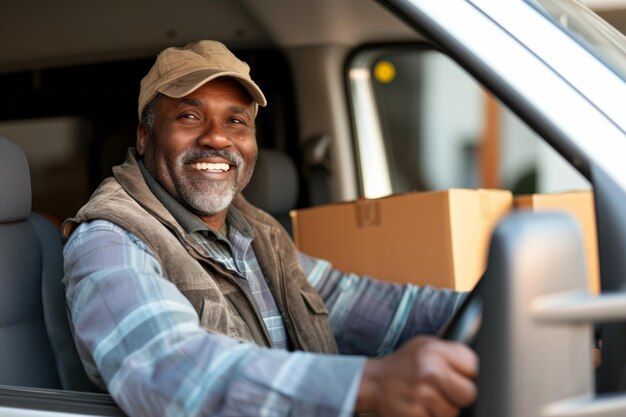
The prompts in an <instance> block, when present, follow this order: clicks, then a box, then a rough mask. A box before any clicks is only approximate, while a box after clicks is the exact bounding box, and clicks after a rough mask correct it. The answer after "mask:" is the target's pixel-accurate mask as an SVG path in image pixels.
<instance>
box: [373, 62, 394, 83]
mask: <svg viewBox="0 0 626 417" xmlns="http://www.w3.org/2000/svg"><path fill="white" fill-rule="evenodd" d="M374 77H376V80H377V81H378V82H380V83H385V84H386V83H390V82H392V81H393V79H394V78H396V67H395V66H394V65H393V64H392V63H391V62H389V61H380V62H378V63H376V66H375V67H374Z"/></svg>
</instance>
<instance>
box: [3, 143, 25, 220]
mask: <svg viewBox="0 0 626 417" xmlns="http://www.w3.org/2000/svg"><path fill="white" fill-rule="evenodd" d="M30 211H31V190H30V172H29V170H28V161H27V160H26V155H24V152H23V151H22V149H21V148H20V147H19V146H17V145H16V144H15V143H13V142H11V141H9V140H7V139H5V138H3V137H0V223H12V222H16V221H20V220H25V219H26V218H27V217H28V216H29V215H30Z"/></svg>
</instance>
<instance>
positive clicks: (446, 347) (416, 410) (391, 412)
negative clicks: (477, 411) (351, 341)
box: [356, 336, 478, 417]
mask: <svg viewBox="0 0 626 417" xmlns="http://www.w3.org/2000/svg"><path fill="white" fill-rule="evenodd" d="M477 373H478V357H477V356H476V354H475V353H474V352H473V351H472V350H471V349H470V348H468V347H467V346H465V345H463V344H460V343H457V342H449V341H443V340H440V339H437V338H434V337H430V336H420V337H416V338H414V339H412V340H411V341H409V342H407V343H406V344H405V345H403V346H402V347H401V348H400V349H399V350H398V351H396V352H394V353H393V354H391V355H389V356H387V357H385V358H381V359H369V360H368V361H367V362H366V363H365V368H364V370H363V376H362V377H361V385H360V387H359V393H358V397H357V403H356V411H357V412H373V413H375V414H376V415H377V416H379V417H385V416H393V417H402V416H413V417H418V416H420V417H421V416H434V417H454V416H456V415H458V413H459V412H460V409H461V408H463V407H467V406H469V405H471V404H472V403H473V402H474V401H475V399H476V385H475V382H474V380H475V378H476V375H477Z"/></svg>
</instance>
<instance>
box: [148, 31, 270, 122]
mask: <svg viewBox="0 0 626 417" xmlns="http://www.w3.org/2000/svg"><path fill="white" fill-rule="evenodd" d="M218 77H232V78H234V79H236V80H237V81H239V82H240V83H241V85H243V86H244V87H245V89H246V90H247V91H248V93H250V96H252V99H253V100H254V102H255V103H256V104H257V105H260V106H265V105H266V104H267V100H265V96H264V95H263V92H262V91H261V89H260V88H259V86H258V85H256V84H255V82H254V81H252V78H250V67H249V66H248V64H246V63H245V62H243V61H241V60H240V59H238V58H237V57H236V56H235V55H233V53H232V52H231V51H229V50H228V48H226V46H224V45H223V44H222V43H220V42H216V41H197V42H192V43H190V44H189V45H187V46H185V47H184V48H175V47H172V48H167V49H165V50H163V51H162V52H161V53H160V54H159V55H158V56H157V58H156V62H155V63H154V65H153V66H152V68H150V71H149V72H148V74H147V75H146V76H145V77H143V79H142V80H141V89H140V91H139V119H140V120H141V113H142V112H143V110H144V108H145V107H146V106H147V105H148V103H149V102H150V100H152V99H153V98H154V97H155V96H156V95H157V92H158V93H163V94H165V95H166V96H168V97H173V98H180V97H184V96H186V95H187V94H190V93H192V92H193V91H195V90H197V89H198V88H199V87H200V86H202V85H204V84H205V83H207V82H209V81H211V80H213V79H215V78H218ZM255 107H256V106H255ZM256 108H258V107H256ZM255 110H256V109H255ZM255 113H256V111H255Z"/></svg>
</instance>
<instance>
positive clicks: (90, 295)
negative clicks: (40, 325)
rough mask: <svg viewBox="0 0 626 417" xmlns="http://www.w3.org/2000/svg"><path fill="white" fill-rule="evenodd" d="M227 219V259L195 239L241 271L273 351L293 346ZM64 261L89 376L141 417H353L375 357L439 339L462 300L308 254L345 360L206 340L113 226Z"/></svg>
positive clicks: (74, 242)
mask: <svg viewBox="0 0 626 417" xmlns="http://www.w3.org/2000/svg"><path fill="white" fill-rule="evenodd" d="M231 211H232V209H231ZM240 220H243V219H240ZM228 221H229V225H230V230H229V239H228V240H230V243H228V242H227V241H226V240H223V241H221V243H219V244H218V246H220V249H218V248H217V247H216V246H215V240H214V239H204V238H205V237H206V235H205V232H191V233H194V234H195V235H194V236H195V237H196V238H197V239H199V240H200V241H202V240H203V239H204V240H205V243H204V244H203V245H204V246H207V247H211V253H212V254H213V256H215V257H216V259H220V262H226V263H230V268H234V269H235V270H237V271H238V272H239V273H240V275H241V279H243V280H245V281H246V282H247V285H249V286H250V288H252V293H253V294H254V295H253V298H254V299H255V302H256V303H257V304H258V305H259V310H260V311H262V315H263V317H264V321H265V324H266V326H267V328H268V330H269V332H270V334H271V336H272V339H273V342H274V345H275V346H276V347H284V346H285V343H286V336H285V330H284V328H283V324H282V318H281V317H280V315H279V314H278V312H277V309H276V306H275V304H274V300H273V298H272V297H271V294H270V293H269V291H267V290H266V289H265V288H266V286H265V282H264V280H263V279H262V275H261V273H260V271H259V269H258V267H256V259H255V257H254V254H253V252H252V250H251V247H250V239H251V238H252V236H249V235H247V233H246V230H245V229H246V228H245V224H242V223H240V222H239V220H238V216H237V214H236V213H234V214H233V213H229V219H228ZM203 234H204V235H205V236H203ZM64 255H65V278H64V283H65V285H66V295H67V301H68V305H69V308H70V313H71V317H72V323H73V326H74V329H75V334H76V342H77V347H78V350H79V353H80V355H81V358H82V360H83V362H84V365H85V368H86V369H87V371H88V373H89V374H90V375H91V376H92V377H93V378H94V379H95V380H99V381H102V383H103V385H106V387H107V389H108V391H109V392H110V394H111V395H112V396H113V398H114V399H115V400H116V402H117V403H118V404H119V405H120V407H121V408H122V409H124V410H125V411H126V412H127V413H128V414H129V415H130V416H133V417H134V416H157V415H159V416H161V415H162V416H177V417H178V416H207V415H212V416H221V415H228V416H235V415H237V416H257V415H258V416H265V415H267V416H302V417H306V416H351V415H352V411H353V407H354V403H355V399H356V394H357V391H358V386H359V381H360V376H361V371H362V367H363V363H364V361H365V358H366V356H380V355H384V354H387V353H389V352H391V351H393V350H394V349H395V348H396V347H397V346H399V345H401V344H402V343H403V342H404V341H406V340H407V339H408V338H410V337H412V336H414V335H416V334H433V333H436V332H437V331H438V330H439V329H440V328H441V326H442V325H443V324H444V323H445V322H446V321H447V319H448V318H449V317H450V315H451V314H452V312H453V311H454V310H455V309H456V307H457V305H458V304H459V303H460V300H461V297H462V294H460V293H456V292H453V291H448V290H434V289H432V288H429V287H416V286H413V285H397V284H390V283H385V282H381V281H377V280H375V279H372V278H369V277H357V276H355V275H354V274H346V273H343V272H340V271H337V270H334V269H332V267H331V265H330V264H329V263H328V262H326V261H323V260H319V259H314V258H311V257H308V256H306V255H304V254H300V263H301V265H302V267H303V269H304V271H305V273H306V274H307V276H308V278H309V281H310V282H311V284H312V285H313V286H314V287H315V288H316V289H317V290H318V292H319V293H320V295H321V296H322V298H323V299H324V302H325V303H326V305H327V307H328V310H329V320H330V324H331V327H332V329H333V333H334V334H335V337H336V340H337V344H338V347H339V350H340V352H341V353H342V355H323V354H314V353H306V352H289V351H287V350H285V349H282V348H274V349H267V348H262V347H259V346H256V345H254V344H249V343H239V342H237V341H235V340H233V339H230V338H228V337H226V336H223V335H218V334H213V333H209V332H207V331H205V330H204V329H203V328H202V327H201V326H200V323H199V318H198V315H197V313H196V311H195V309H194V308H193V306H192V305H191V304H190V303H189V301H188V300H187V299H186V298H185V297H184V296H183V295H182V294H181V293H180V292H179V291H178V289H177V288H176V287H175V286H174V285H173V284H172V283H171V282H170V281H168V280H167V278H166V277H164V275H163V271H162V268H161V265H160V264H159V262H158V261H157V259H156V258H155V256H154V255H153V254H152V253H151V250H150V249H149V248H148V247H147V246H146V245H145V243H144V242H143V241H141V240H139V239H138V238H137V237H136V236H134V235H133V234H131V233H129V232H127V231H125V230H123V229H121V228H120V227H118V226H116V225H114V224H112V223H109V222H107V221H103V220H96V221H92V222H89V223H84V224H81V225H80V226H79V227H78V228H77V230H76V231H75V232H74V233H73V234H72V236H71V237H70V239H69V241H68V242H67V244H66V245H65V247H64ZM264 287H265V288H264Z"/></svg>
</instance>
